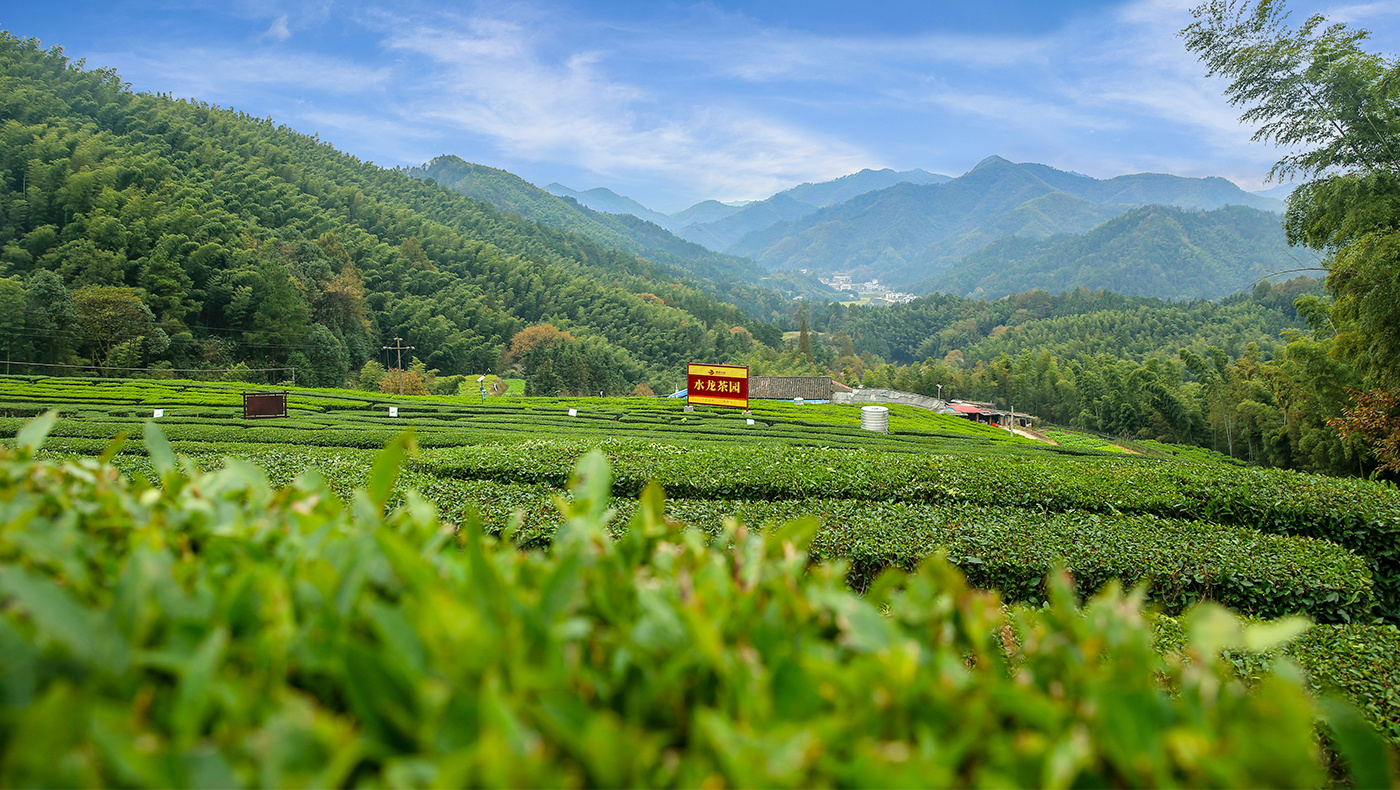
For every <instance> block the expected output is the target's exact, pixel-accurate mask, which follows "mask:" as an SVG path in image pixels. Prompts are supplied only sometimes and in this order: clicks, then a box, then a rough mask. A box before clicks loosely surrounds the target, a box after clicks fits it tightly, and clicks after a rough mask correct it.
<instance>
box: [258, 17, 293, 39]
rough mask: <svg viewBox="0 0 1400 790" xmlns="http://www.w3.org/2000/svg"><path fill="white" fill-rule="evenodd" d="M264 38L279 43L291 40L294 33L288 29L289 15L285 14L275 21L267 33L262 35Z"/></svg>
mask: <svg viewBox="0 0 1400 790" xmlns="http://www.w3.org/2000/svg"><path fill="white" fill-rule="evenodd" d="M262 37H263V38H271V39H276V40H277V41H286V40H287V39H289V38H291V37H292V31H290V30H288V29H287V15H286V14H283V15H282V16H279V17H277V18H276V19H275V20H273V22H272V26H271V27H269V28H268V29H267V32H265V33H263V34H262Z"/></svg>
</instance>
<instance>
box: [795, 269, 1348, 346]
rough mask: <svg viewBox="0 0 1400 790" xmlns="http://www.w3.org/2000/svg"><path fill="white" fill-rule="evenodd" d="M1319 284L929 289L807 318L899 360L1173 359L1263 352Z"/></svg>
mask: <svg viewBox="0 0 1400 790" xmlns="http://www.w3.org/2000/svg"><path fill="white" fill-rule="evenodd" d="M1321 292H1322V282H1321V280H1316V279H1310V278H1306V277H1296V278H1293V279H1291V280H1288V281H1287V282H1284V283H1279V284H1277V285H1272V284H1270V283H1268V282H1263V283H1261V284H1260V285H1258V286H1256V287H1255V288H1254V289H1253V290H1252V291H1250V292H1248V293H1237V294H1234V295H1232V296H1229V297H1227V298H1225V299H1222V300H1220V301H1218V302H1210V301H1206V300H1204V299H1199V300H1195V301H1192V302H1167V301H1164V300H1161V299H1148V298H1142V297H1136V296H1123V295H1121V294H1116V293H1111V292H1108V291H1090V290H1086V289H1083V288H1076V289H1074V290H1072V291H1067V292H1065V293H1060V294H1051V293H1048V292H1046V291H1042V290H1032V291H1027V292H1024V293H1019V294H1014V295H1012V296H1010V297H1007V298H1003V299H994V300H982V299H965V298H963V297H960V296H952V295H946V294H933V295H931V296H926V297H923V298H921V299H915V300H914V301H912V302H910V303H908V304H902V305H893V306H890V307H863V306H846V305H842V304H840V303H835V304H826V305H812V306H811V307H810V312H809V313H808V324H809V326H810V327H812V328H813V329H816V330H819V331H821V332H823V333H837V332H844V333H845V334H846V336H848V337H849V338H850V341H851V343H852V348H851V353H853V354H866V353H869V354H874V355H875V356H877V357H879V358H880V359H884V360H889V361H892V362H897V363H902V364H908V363H917V362H922V361H924V360H930V361H937V360H941V359H944V358H945V357H947V356H948V355H949V354H953V355H954V356H955V357H956V358H957V359H958V360H959V361H960V362H965V363H967V364H972V363H976V362H990V361H992V360H994V359H997V358H998V357H999V356H1001V355H1003V354H1009V355H1011V356H1017V355H1019V354H1021V353H1023V352H1026V351H1030V352H1033V353H1036V354H1039V353H1042V352H1045V353H1050V354H1054V355H1056V356H1058V357H1061V358H1064V359H1067V360H1068V359H1078V360H1083V359H1088V358H1092V357H1095V356H1098V355H1108V356H1112V357H1116V358H1119V359H1125V360H1132V361H1135V362H1141V361H1143V360H1145V359H1147V358H1149V357H1152V356H1158V357H1161V358H1163V359H1172V358H1175V357H1176V356H1177V353H1178V352H1179V351H1180V350H1181V349H1183V348H1187V349H1191V350H1193V351H1196V352H1197V353H1204V352H1205V350H1206V349H1208V348H1209V347H1211V346H1216V347H1218V348H1220V349H1223V350H1224V351H1225V352H1226V353H1228V354H1230V355H1231V356H1238V355H1240V354H1241V353H1243V352H1244V350H1245V348H1246V346H1247V345H1248V344H1250V343H1254V344H1257V345H1258V346H1259V348H1260V349H1261V350H1262V352H1263V353H1264V354H1265V355H1266V356H1267V355H1269V354H1270V353H1271V352H1272V349H1273V347H1274V346H1275V345H1276V344H1278V343H1280V342H1282V341H1281V340H1280V335H1281V334H1282V333H1283V332H1285V331H1287V330H1294V331H1303V330H1304V329H1305V328H1306V324H1305V322H1304V321H1303V320H1302V318H1300V317H1299V315H1298V312H1297V310H1296V308H1295V307H1294V305H1293V302H1294V300H1295V299H1297V298H1298V297H1299V296H1302V295H1304V294H1311V295H1319V294H1321Z"/></svg>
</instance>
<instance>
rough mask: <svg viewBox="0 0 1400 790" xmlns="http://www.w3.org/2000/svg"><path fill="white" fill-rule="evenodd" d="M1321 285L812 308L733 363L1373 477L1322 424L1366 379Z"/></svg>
mask: <svg viewBox="0 0 1400 790" xmlns="http://www.w3.org/2000/svg"><path fill="white" fill-rule="evenodd" d="M1321 292H1322V283H1321V281H1320V280H1313V279H1309V278H1303V277H1299V278H1295V279H1292V280H1289V281H1287V282H1284V283H1280V284H1277V285H1274V284H1271V283H1269V282H1267V281H1266V282H1261V283H1259V284H1258V285H1257V286H1256V287H1255V288H1254V290H1253V291H1252V292H1250V293H1248V294H1245V293H1240V294H1235V295H1233V296H1231V297H1229V298H1226V299H1223V300H1221V301H1219V302H1209V301H1205V300H1198V301H1195V302H1189V303H1175V302H1166V301H1163V300H1160V299H1145V298H1141V297H1129V296H1123V295H1120V294H1114V293H1109V292H1106V291H1086V290H1083V289H1076V290H1074V291H1070V292H1068V293H1061V294H1050V293H1048V292H1045V291H1029V292H1027V293H1022V294H1017V295H1014V296H1011V297H1008V298H1003V299H997V300H993V301H983V300H972V299H963V298H960V297H955V296H946V295H934V296H929V297H924V298H922V299H917V300H915V301H913V302H911V303H909V304H907V305H895V306H892V307H878V308H871V307H859V306H854V307H847V306H843V305H840V304H835V305H831V304H827V305H811V306H810V308H809V309H807V310H805V311H802V312H800V313H799V315H798V320H799V321H800V322H801V324H800V329H799V336H798V337H797V338H794V339H793V340H792V341H791V342H790V343H789V345H788V348H787V349H786V350H785V351H783V352H777V351H774V350H771V349H766V348H759V347H755V348H753V349H751V350H750V351H749V352H748V353H747V354H745V355H744V356H743V357H742V359H743V361H744V362H745V363H747V364H748V365H749V366H750V367H751V368H752V369H753V370H754V371H756V372H757V374H758V375H765V374H780V373H781V374H803V373H806V374H811V373H819V372H827V373H830V374H832V375H834V376H836V377H837V378H839V379H841V380H842V381H845V382H846V383H848V384H851V385H863V386H866V387H888V388H892V389H898V390H902V391H905V392H916V393H920V394H923V395H929V396H937V395H941V396H943V397H944V398H959V399H966V400H975V401H985V402H993V403H996V404H998V405H1000V406H1001V407H1002V408H1015V409H1016V410H1017V411H1020V412H1026V413H1029V414H1032V415H1034V416H1036V417H1039V418H1041V419H1042V420H1044V421H1046V422H1048V423H1052V424H1059V425H1067V426H1073V427H1076V428H1082V429H1086V430H1090V431H1096V432H1099V433H1103V434H1107V435H1112V436H1118V437H1127V438H1135V439H1151V440H1159V441H1166V442H1173V443H1179V444H1196V445H1200V446H1204V447H1209V448H1212V449H1214V450H1218V451H1219V452H1221V453H1223V454H1226V455H1228V456H1231V457H1233V458H1236V459H1239V460H1241V461H1244V462H1249V463H1256V464H1264V465H1269V466H1279V467H1285V468H1296V469H1304V470H1308V471H1317V472H1326V473H1331V474H1353V475H1354V474H1368V473H1370V472H1371V471H1373V470H1374V469H1375V462H1374V461H1373V460H1371V458H1370V456H1369V454H1368V451H1367V450H1366V448H1364V447H1363V446H1362V445H1361V444H1360V443H1359V442H1348V441H1345V440H1343V438H1342V436H1341V434H1340V433H1339V432H1338V431H1337V430H1336V429H1335V428H1334V427H1332V426H1331V425H1329V424H1328V420H1329V419H1335V418H1338V417H1340V416H1341V414H1342V412H1343V409H1344V408H1345V407H1346V406H1347V405H1348V404H1349V403H1350V402H1351V399H1350V396H1349V394H1348V389H1347V388H1349V387H1359V386H1360V385H1361V382H1362V377H1361V376H1360V375H1359V374H1358V373H1357V372H1356V370H1355V369H1354V368H1353V366H1352V365H1350V364H1348V363H1347V362H1346V361H1345V360H1343V359H1341V358H1339V357H1338V356H1337V355H1336V354H1334V353H1333V352H1334V348H1335V346H1336V342H1337V337H1336V329H1335V326H1334V320H1333V315H1332V312H1333V308H1332V306H1331V305H1330V303H1329V302H1328V301H1327V300H1326V299H1325V298H1323V297H1322V296H1320V294H1321Z"/></svg>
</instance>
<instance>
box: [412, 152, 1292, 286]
mask: <svg viewBox="0 0 1400 790" xmlns="http://www.w3.org/2000/svg"><path fill="white" fill-rule="evenodd" d="M424 174H425V175H430V176H432V177H433V178H436V179H437V180H438V181H439V182H441V183H444V184H446V185H448V186H450V187H452V188H454V189H456V190H457V191H461V192H464V193H465V194H469V195H472V196H474V197H479V198H481V199H483V200H486V201H488V202H491V203H492V204H493V205H496V206H497V207H500V208H505V209H507V210H511V211H516V212H517V213H520V214H521V215H522V216H526V217H528V218H531V219H534V220H535V221H537V222H540V223H542V224H547V225H553V226H556V227H560V228H561V229H564V230H569V231H572V232H578V233H581V234H584V235H588V236H590V237H592V238H595V239H596V240H598V241H600V242H603V243H608V244H613V245H615V246H619V247H621V248H622V249H625V250H627V251H629V252H632V253H634V254H637V255H642V256H644V257H648V258H649V259H653V258H654V259H657V260H660V261H662V262H665V263H668V264H669V265H672V266H674V267H675V268H676V269H677V270H679V271H684V272H689V273H692V274H694V275H696V276H700V277H707V278H712V279H718V280H732V281H740V282H747V283H756V282H759V281H761V279H762V274H763V273H764V272H783V271H788V272H791V271H794V270H798V269H806V270H808V271H809V272H815V273H834V272H843V273H849V274H852V275H853V276H854V277H855V279H856V280H857V281H860V280H869V279H878V280H880V282H882V283H884V284H887V285H889V286H891V287H895V288H899V289H902V290H909V291H914V292H916V293H925V292H930V291H943V292H950V293H958V294H960V295H968V294H980V295H985V296H989V297H995V296H1000V295H1003V294H1006V293H1011V292H1015V291H1023V290H1026V289H1028V288H1045V289H1048V290H1052V291H1053V290H1062V289H1066V288H1073V287H1076V286H1081V285H1082V286H1085V287H1089V288H1107V289H1111V290H1114V291H1118V292H1120V293H1125V294H1135V295H1146V296H1159V297H1164V298H1201V297H1205V298H1218V297H1220V296H1224V295H1226V294H1228V293H1231V292H1233V291H1234V290H1237V289H1239V288H1243V287H1248V286H1249V285H1250V284H1251V283H1252V282H1254V281H1255V280H1257V279H1259V278H1260V277H1263V276H1265V275H1268V274H1270V273H1272V272H1278V271H1283V270H1287V269H1291V268H1297V265H1296V259H1297V257H1298V253H1297V252H1296V251H1290V250H1289V249H1288V248H1287V247H1286V245H1285V243H1284V239H1283V233H1282V230H1281V229H1280V227H1279V218H1278V215H1277V213H1276V212H1279V211H1282V209H1283V203H1282V201H1281V200H1279V199H1278V197H1275V196H1285V197H1286V195H1287V193H1288V192H1289V191H1290V190H1291V189H1292V186H1291V185H1286V186H1282V187H1275V188H1273V189H1270V190H1268V191H1267V192H1264V193H1259V194H1253V193H1249V192H1246V191H1244V190H1242V189H1240V188H1239V187H1238V186H1236V185H1235V184H1233V183H1232V182H1230V181H1228V180H1226V179H1223V178H1186V177H1182V176H1173V175H1165V174H1159V173H1139V174H1134V175H1125V176H1118V177H1117V178H1110V179H1096V178H1091V177H1089V176H1086V175H1083V174H1080V173H1073V172H1066V171H1063V170H1057V169H1055V168H1053V167H1049V166H1047V165H1041V164H1034V163H1022V164H1017V163H1013V162H1010V161H1007V160H1006V159H1003V158H1001V157H997V156H991V157H988V158H986V159H984V160H983V161H982V162H980V163H978V165H977V166H976V167H974V168H973V169H972V170H970V171H968V172H967V173H965V174H963V175H961V176H958V177H956V178H952V177H949V176H944V175H939V174H936V173H929V172H927V171H924V170H908V171H895V170H889V169H885V170H862V171H860V172H859V173H853V174H851V175H849V176H845V177H842V178H838V179H835V180H833V181H826V182H821V183H807V184H801V185H799V186H796V187H793V188H791V189H788V190H785V191H783V192H779V193H777V194H775V195H773V196H771V197H769V198H767V199H765V200H759V201H754V202H752V203H749V204H746V205H742V206H740V205H728V204H724V203H720V202H718V201H713V200H708V201H704V202H702V203H697V204H696V205H694V206H691V207H690V208H687V209H685V210H684V211H678V212H676V213H674V214H664V213H662V212H658V211H654V210H652V209H649V208H647V207H646V206H644V205H642V204H641V203H638V202H637V201H635V200H632V199H631V198H628V197H624V196H622V195H619V194H617V193H615V192H613V191H612V190H609V189H607V188H603V187H599V188H595V189H589V190H586V191H577V190H574V189H571V188H569V187H566V186H564V185H562V184H557V183H555V184H550V185H549V186H548V187H547V189H546V190H540V189H537V188H535V187H533V186H531V185H529V184H527V183H526V182H524V181H523V180H521V179H518V178H516V177H515V176H511V175H510V174H509V173H505V172H504V171H498V170H494V169H493V168H485V167H482V166H480V165H469V164H467V163H465V162H462V161H461V160H460V159H456V158H455V157H440V158H439V159H437V160H434V161H433V163H430V164H429V165H428V166H427V168H426V169H425V170H424ZM1149 207H1150V208H1149ZM1227 207H1228V209H1227ZM755 264H757V265H755ZM808 282H810V281H808ZM788 292H789V293H797V292H802V286H799V287H798V288H797V289H796V290H792V289H789V291H788ZM804 295H806V296H809V297H813V298H822V297H824V296H829V294H826V293H825V292H824V291H823V290H821V289H811V288H808V290H807V292H806V293H805V294H804Z"/></svg>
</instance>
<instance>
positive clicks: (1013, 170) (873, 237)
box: [725, 157, 1282, 285]
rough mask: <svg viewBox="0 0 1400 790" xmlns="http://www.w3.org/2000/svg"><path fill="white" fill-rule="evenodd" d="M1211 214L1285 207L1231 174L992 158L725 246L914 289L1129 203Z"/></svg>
mask: <svg viewBox="0 0 1400 790" xmlns="http://www.w3.org/2000/svg"><path fill="white" fill-rule="evenodd" d="M1154 204H1158V205H1167V206H1176V207H1180V208H1187V209H1202V210H1209V209H1215V208H1219V207H1221V206H1225V205H1240V206H1247V207H1250V208H1254V209H1257V210H1264V211H1278V210H1280V209H1281V208H1282V203H1280V202H1279V201H1278V200H1275V199H1272V198H1267V197H1262V196H1259V195H1252V194H1250V193H1248V192H1245V191H1244V190H1242V189H1240V188H1239V187H1237V186H1235V185H1234V184H1233V183H1231V182H1229V181H1227V180H1225V179H1223V178H1183V177H1180V176H1171V175H1161V174H1155V173H1143V174H1137V175H1127V176H1119V177H1117V178H1112V179H1107V180H1099V179H1095V178H1089V177H1088V176H1082V175H1078V174H1074V173H1066V172H1064V171H1061V170H1056V169H1054V168H1052V167H1047V166H1045V165H1038V164H1013V163H1011V162H1008V161H1007V160H1005V159H1002V158H1000V157H988V158H987V159H985V160H983V161H982V162H981V163H979V164H978V165H977V166H976V167H974V168H973V169H972V170H970V171H969V172H967V173H966V174H964V175H962V176H959V177H958V178H955V179H952V180H950V181H947V182H945V183H941V184H924V185H918V184H908V183H905V184H897V185H895V186H893V187H890V188H888V189H883V190H879V191H876V192H869V193H866V194H864V195H859V196H857V197H855V198H852V199H851V200H848V201H846V202H844V203H841V204H838V205H834V206H830V207H827V208H824V209H820V210H818V211H815V212H813V213H811V214H808V215H807V216H804V217H801V218H798V219H796V220H789V221H785V222H779V223H775V224H773V225H771V226H769V227H768V228H766V229H764V230H761V231H757V232H753V233H750V234H748V235H746V236H745V237H744V238H743V239H741V240H739V241H738V242H736V243H734V244H731V245H729V246H728V247H726V248H725V251H726V252H727V253H730V254H733V255H744V256H749V257H752V258H753V259H754V260H755V261H757V262H758V263H760V264H762V265H763V266H765V267H767V268H770V269H795V268H809V269H818V270H823V271H849V272H851V273H853V274H855V275H856V277H857V278H858V279H868V278H871V277H878V278H879V279H880V280H881V281H882V282H889V283H891V284H895V285H913V284H915V283H920V282H925V281H927V280H929V278H931V277H936V276H937V275H940V274H942V273H943V272H946V271H948V270H949V269H950V268H952V267H954V266H955V265H957V264H958V262H959V261H960V260H961V259H962V258H963V256H966V255H968V254H970V253H973V252H976V251H977V250H980V249H982V248H983V247H986V246H987V245H988V244H991V243H992V242H994V241H997V240H998V239H1001V238H1004V237H1007V236H1026V237H1030V238H1033V239H1043V238H1047V237H1049V236H1053V235H1057V234H1062V233H1084V232H1085V231H1088V230H1089V229H1090V228H1093V227H1095V226H1097V225H1099V224H1101V223H1103V222H1105V221H1107V220H1109V219H1111V218H1113V217H1116V216H1119V215H1122V214H1124V213H1125V212H1127V211H1128V210H1129V209H1131V208H1134V207H1136V206H1143V205H1154Z"/></svg>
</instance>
